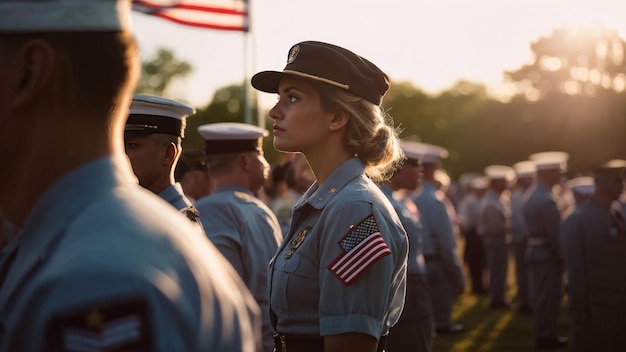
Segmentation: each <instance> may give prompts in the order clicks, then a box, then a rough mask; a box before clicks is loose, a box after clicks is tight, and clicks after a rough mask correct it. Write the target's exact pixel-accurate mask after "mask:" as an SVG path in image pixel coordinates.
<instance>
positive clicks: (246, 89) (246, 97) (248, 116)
mask: <svg viewBox="0 0 626 352" xmlns="http://www.w3.org/2000/svg"><path fill="white" fill-rule="evenodd" d="M245 2H246V11H247V12H248V15H247V20H246V21H247V27H248V28H247V30H246V31H244V34H243V67H244V69H243V74H244V75H243V76H244V81H243V101H244V109H245V111H244V122H245V123H247V124H253V121H252V102H251V101H252V92H253V90H251V89H250V88H251V87H250V82H249V79H248V78H249V77H250V35H251V33H252V20H251V17H252V16H251V15H252V7H251V6H250V0H245Z"/></svg>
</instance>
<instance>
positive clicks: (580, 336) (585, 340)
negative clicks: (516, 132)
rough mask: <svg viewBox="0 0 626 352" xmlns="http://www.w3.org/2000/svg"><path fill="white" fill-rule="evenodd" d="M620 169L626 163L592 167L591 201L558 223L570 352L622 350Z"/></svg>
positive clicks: (624, 254)
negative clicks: (561, 226) (568, 318)
mask: <svg viewBox="0 0 626 352" xmlns="http://www.w3.org/2000/svg"><path fill="white" fill-rule="evenodd" d="M624 170H626V161H625V160H611V161H608V162H606V163H604V164H602V165H600V166H598V167H596V168H595V169H594V176H593V179H594V185H595V189H594V191H593V194H592V195H591V198H590V200H588V201H585V202H583V203H582V204H581V205H579V206H578V207H577V208H576V209H575V210H574V212H573V213H572V214H571V215H570V216H569V217H568V218H567V219H566V220H565V222H564V223H563V228H562V231H561V236H562V237H563V242H562V244H563V253H564V256H565V263H566V267H567V277H568V297H569V300H568V310H569V313H570V322H571V324H570V336H571V345H572V346H571V347H572V351H577V352H578V351H585V352H586V351H589V352H592V351H607V352H617V351H626V334H624V331H626V300H625V296H624V287H626V275H624V268H625V267H626V223H625V222H624V213H622V210H621V207H620V206H619V204H618V203H617V200H618V199H619V197H620V194H621V193H622V192H623V190H624Z"/></svg>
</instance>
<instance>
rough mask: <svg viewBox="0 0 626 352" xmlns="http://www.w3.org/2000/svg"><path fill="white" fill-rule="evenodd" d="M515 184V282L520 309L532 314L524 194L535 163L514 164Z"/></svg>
mask: <svg viewBox="0 0 626 352" xmlns="http://www.w3.org/2000/svg"><path fill="white" fill-rule="evenodd" d="M513 169H514V170H515V176H516V180H515V186H514V187H513V192H511V237H512V242H513V253H514V256H515V282H516V283H517V304H518V308H517V309H518V311H519V312H520V313H522V314H532V305H531V302H530V287H529V283H528V265H527V264H526V261H525V259H524V257H525V256H526V248H527V247H528V245H527V243H528V226H526V220H525V219H524V194H525V193H526V191H527V190H528V189H529V188H530V186H531V185H532V184H533V182H535V177H536V175H537V168H536V167H535V163H534V162H532V161H530V160H524V161H520V162H517V163H515V164H513Z"/></svg>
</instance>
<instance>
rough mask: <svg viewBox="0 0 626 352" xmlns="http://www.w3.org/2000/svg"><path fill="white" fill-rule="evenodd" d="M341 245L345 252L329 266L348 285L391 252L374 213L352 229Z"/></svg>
mask: <svg viewBox="0 0 626 352" xmlns="http://www.w3.org/2000/svg"><path fill="white" fill-rule="evenodd" d="M339 245H340V246H341V247H342V248H343V249H344V252H343V253H342V254H341V255H339V256H338V257H337V258H336V259H335V260H333V262H332V263H330V264H329V265H328V267H327V268H328V269H329V270H330V271H331V272H332V273H333V274H334V275H335V276H336V277H337V278H338V279H339V280H341V282H343V283H344V285H346V286H350V285H351V284H352V283H353V282H354V281H355V280H356V279H358V278H359V276H361V275H362V274H363V273H365V272H366V271H367V269H368V268H369V267H371V266H372V265H373V264H374V263H376V262H377V261H379V260H380V259H381V258H383V257H384V256H386V255H389V254H391V250H390V249H389V247H388V246H387V243H385V240H384V239H383V236H382V235H381V234H380V232H379V231H378V226H377V225H376V221H375V219H374V216H373V215H371V216H369V217H368V218H366V219H365V220H363V221H362V222H361V223H360V224H359V225H358V226H356V228H354V229H352V230H351V231H350V232H349V233H348V234H347V235H346V236H345V237H344V238H343V239H342V240H341V241H340V242H339Z"/></svg>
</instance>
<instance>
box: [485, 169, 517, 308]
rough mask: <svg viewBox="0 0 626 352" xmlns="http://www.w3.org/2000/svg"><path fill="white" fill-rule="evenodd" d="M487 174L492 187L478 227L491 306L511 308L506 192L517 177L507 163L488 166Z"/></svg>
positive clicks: (486, 198)
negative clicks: (482, 245) (485, 260)
mask: <svg viewBox="0 0 626 352" xmlns="http://www.w3.org/2000/svg"><path fill="white" fill-rule="evenodd" d="M485 175H487V177H488V178H489V188H488V189H487V192H486V193H485V195H484V196H483V197H482V198H481V199H480V203H479V206H478V214H479V216H478V227H477V230H476V231H477V232H478V235H479V236H480V237H481V238H482V239H483V243H484V245H485V255H486V258H487V268H488V269H489V298H490V300H491V303H490V306H491V308H494V309H508V308H509V306H510V304H509V300H508V299H507V297H506V276H507V272H508V268H509V265H508V264H509V248H508V238H507V236H508V232H509V227H510V208H509V204H508V199H506V198H508V194H504V192H505V191H506V190H507V186H508V183H509V182H511V181H513V178H514V177H515V171H513V169H512V168H510V167H508V166H505V165H490V166H487V167H486V168H485ZM505 199H506V200H505Z"/></svg>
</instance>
